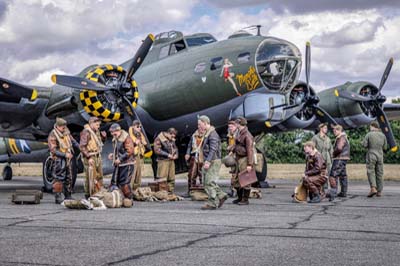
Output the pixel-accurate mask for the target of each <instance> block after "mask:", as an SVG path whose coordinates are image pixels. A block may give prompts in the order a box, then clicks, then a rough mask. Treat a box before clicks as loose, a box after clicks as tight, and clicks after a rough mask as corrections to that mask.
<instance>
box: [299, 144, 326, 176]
mask: <svg viewBox="0 0 400 266" xmlns="http://www.w3.org/2000/svg"><path fill="white" fill-rule="evenodd" d="M304 174H305V175H306V176H316V175H326V163H325V160H324V158H323V157H322V155H321V153H320V152H319V151H317V150H315V153H314V155H311V154H309V155H307V158H306V170H305V171H304Z"/></svg>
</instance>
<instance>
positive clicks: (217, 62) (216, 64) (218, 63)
mask: <svg viewBox="0 0 400 266" xmlns="http://www.w3.org/2000/svg"><path fill="white" fill-rule="evenodd" d="M222 64H223V59H222V57H215V58H213V59H211V66H210V70H216V69H218V68H220V67H222Z"/></svg>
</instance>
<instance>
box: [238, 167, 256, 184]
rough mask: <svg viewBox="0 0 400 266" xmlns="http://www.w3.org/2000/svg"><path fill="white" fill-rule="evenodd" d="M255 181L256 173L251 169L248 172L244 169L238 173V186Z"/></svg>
mask: <svg viewBox="0 0 400 266" xmlns="http://www.w3.org/2000/svg"><path fill="white" fill-rule="evenodd" d="M255 182H257V175H256V171H255V170H254V169H252V170H251V171H250V172H247V170H244V171H243V172H240V173H239V184H240V187H245V186H248V185H251V184H253V183H255Z"/></svg>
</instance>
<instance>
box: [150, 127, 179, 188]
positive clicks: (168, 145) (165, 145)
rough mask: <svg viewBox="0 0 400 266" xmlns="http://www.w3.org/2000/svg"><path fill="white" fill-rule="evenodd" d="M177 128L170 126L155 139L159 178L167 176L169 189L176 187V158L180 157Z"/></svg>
mask: <svg viewBox="0 0 400 266" xmlns="http://www.w3.org/2000/svg"><path fill="white" fill-rule="evenodd" d="M177 133H178V132H177V131H176V129H175V128H169V129H168V130H167V131H165V132H161V133H160V134H158V136H157V138H156V139H155V140H154V153H155V154H156V155H157V178H165V179H166V180H167V184H168V191H169V192H172V193H173V192H174V189H175V160H176V159H178V148H177V147H176V144H175V138H176V134H177Z"/></svg>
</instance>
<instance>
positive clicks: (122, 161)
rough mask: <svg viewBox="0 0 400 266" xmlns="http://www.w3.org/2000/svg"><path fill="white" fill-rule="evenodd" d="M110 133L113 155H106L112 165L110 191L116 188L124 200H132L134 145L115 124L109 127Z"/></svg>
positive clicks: (126, 133)
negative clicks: (131, 184)
mask: <svg viewBox="0 0 400 266" xmlns="http://www.w3.org/2000/svg"><path fill="white" fill-rule="evenodd" d="M110 133H111V135H112V136H113V140H112V143H113V153H110V154H109V155H108V159H109V160H112V162H113V165H114V172H113V175H112V178H111V186H110V189H111V190H113V189H114V188H115V187H116V186H117V187H118V188H119V189H120V190H121V192H122V193H123V194H124V196H125V198H128V199H132V198H133V193H132V190H131V186H130V183H131V178H132V175H133V172H134V168H135V157H134V154H133V153H134V144H133V141H132V139H131V138H130V137H129V134H128V132H126V131H125V130H123V129H121V126H120V125H119V124H117V123H114V124H112V125H111V127H110Z"/></svg>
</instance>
